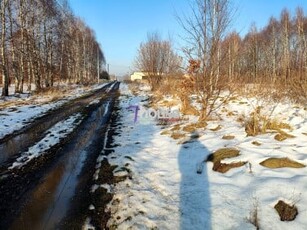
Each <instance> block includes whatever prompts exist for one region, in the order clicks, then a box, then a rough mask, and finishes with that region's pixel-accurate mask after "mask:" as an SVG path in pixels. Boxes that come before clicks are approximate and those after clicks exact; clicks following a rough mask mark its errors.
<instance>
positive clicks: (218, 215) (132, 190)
mask: <svg viewBox="0 0 307 230" xmlns="http://www.w3.org/2000/svg"><path fill="white" fill-rule="evenodd" d="M145 95H146V92H143V93H140V94H139V95H138V96H134V95H132V94H131V92H130V91H129V89H128V87H127V85H121V107H122V109H121V115H122V117H123V118H122V121H121V122H122V130H121V135H119V136H117V137H116V138H115V143H120V144H121V146H119V147H116V148H115V151H114V153H112V154H111V155H109V156H108V159H109V162H110V163H111V164H114V165H118V167H117V169H115V172H116V174H118V175H125V174H129V175H130V176H131V177H132V179H131V180H130V179H127V180H125V181H123V182H120V183H119V184H117V185H116V186H115V188H112V189H111V191H113V192H115V196H114V198H113V201H112V202H111V204H110V205H109V210H110V211H111V213H112V219H111V220H110V221H109V226H114V227H116V228H118V229H193V230H194V229H202V230H203V229H244V230H245V229H256V227H255V226H254V225H253V224H252V223H251V222H253V217H255V213H256V216H257V221H258V224H259V226H260V229H306V226H307V193H306V190H307V168H306V167H303V168H287V167H284V168H278V169H271V168H267V167H264V166H262V165H260V164H259V163H260V162H262V161H263V160H266V159H268V158H269V157H277V158H279V157H288V158H290V159H292V160H295V161H297V162H299V163H302V164H304V165H307V159H306V155H307V136H306V135H307V123H306V121H307V117H306V108H304V107H303V106H297V105H293V104H290V103H287V104H281V103H280V104H278V105H277V107H276V108H275V110H274V112H273V114H271V116H272V117H274V118H278V119H280V120H282V121H283V122H286V123H288V124H290V125H291V127H292V130H290V131H289V130H287V133H289V134H291V135H293V136H295V137H294V138H289V139H286V140H284V141H277V140H275V139H274V136H275V134H274V133H267V134H262V135H258V136H255V137H253V136H249V137H247V135H246V132H245V128H244V126H243V125H242V123H241V122H239V120H238V118H239V117H242V116H246V115H247V114H249V113H251V112H252V110H253V108H254V105H256V104H257V101H256V100H255V99H244V98H240V97H238V98H236V99H233V100H230V101H229V102H228V103H227V104H225V106H223V107H222V108H220V110H219V111H218V114H219V116H220V118H219V119H216V120H212V121H208V125H207V127H206V128H198V129H197V130H196V131H194V132H192V133H191V132H185V131H183V130H184V127H185V126H186V125H188V124H191V123H193V122H195V121H196V118H195V117H189V120H186V121H182V122H181V123H180V126H175V124H173V125H170V126H167V127H163V126H159V125H157V122H156V121H154V120H150V119H149V120H146V121H144V120H143V121H138V122H136V123H134V112H133V111H131V110H130V111H129V110H127V107H129V106H130V105H139V106H142V105H144V103H146V102H145V101H146V100H145V99H146V98H147V97H146V96H145ZM272 106H274V105H272ZM271 109H272V108H271V107H270V106H269V105H267V107H266V110H267V111H266V112H267V113H271V112H270V110H271ZM217 127H219V128H217ZM174 130H176V131H174ZM174 132H179V133H180V134H183V135H182V136H181V137H182V138H179V139H174V138H172V137H171V134H172V133H174ZM168 133H169V134H168ZM164 134H168V135H164ZM224 136H232V138H228V139H227V138H226V139H225V138H224V139H223V137H224ZM255 143H257V144H256V145H255ZM225 147H231V148H234V149H236V150H239V152H240V155H239V156H238V157H236V158H231V159H225V160H224V161H223V163H227V162H228V163H229V162H232V161H244V162H247V163H246V164H245V165H243V166H242V167H238V168H233V169H230V170H229V171H228V172H226V173H220V172H216V171H213V170H212V167H213V163H212V162H205V163H204V168H203V171H202V173H201V174H197V172H196V170H197V165H198V164H199V163H200V162H202V161H203V160H204V159H206V158H207V156H208V155H209V154H210V153H212V152H214V151H216V150H218V149H221V148H225ZM278 200H283V201H285V202H287V203H289V204H293V205H295V206H296V207H297V208H298V215H297V217H296V219H295V220H294V221H289V222H287V221H280V218H279V215H278V213H277V211H276V210H275V209H274V206H275V204H276V203H277V202H278Z"/></svg>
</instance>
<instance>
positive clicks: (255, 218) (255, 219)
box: [247, 199, 260, 230]
mask: <svg viewBox="0 0 307 230" xmlns="http://www.w3.org/2000/svg"><path fill="white" fill-rule="evenodd" d="M258 206H259V202H258V200H257V199H255V201H254V204H253V209H252V210H251V211H250V216H249V218H247V220H248V222H249V223H251V224H252V225H254V226H255V227H256V229H257V230H259V229H260V223H259V215H258Z"/></svg>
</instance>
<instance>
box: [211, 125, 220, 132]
mask: <svg viewBox="0 0 307 230" xmlns="http://www.w3.org/2000/svg"><path fill="white" fill-rule="evenodd" d="M221 129H222V126H220V125H218V126H217V127H215V128H212V129H210V130H211V131H213V132H216V131H219V130H221Z"/></svg>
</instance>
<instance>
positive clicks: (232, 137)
mask: <svg viewBox="0 0 307 230" xmlns="http://www.w3.org/2000/svg"><path fill="white" fill-rule="evenodd" d="M222 139H223V140H233V139H235V136H233V135H224V136H223V137H222Z"/></svg>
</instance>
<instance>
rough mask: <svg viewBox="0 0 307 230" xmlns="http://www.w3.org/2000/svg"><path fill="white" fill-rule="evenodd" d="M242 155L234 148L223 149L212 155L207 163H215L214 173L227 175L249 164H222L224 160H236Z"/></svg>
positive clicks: (241, 162)
mask: <svg viewBox="0 0 307 230" xmlns="http://www.w3.org/2000/svg"><path fill="white" fill-rule="evenodd" d="M239 155H240V151H239V150H237V149H234V148H222V149H219V150H217V151H215V152H214V153H212V154H210V155H209V156H208V158H207V161H211V162H213V168H212V170H213V171H217V172H220V173H226V172H228V171H229V170H230V169H232V168H238V167H241V166H243V165H245V164H246V163H247V162H243V161H239V162H231V163H221V161H222V160H224V159H226V158H234V157H237V156H239Z"/></svg>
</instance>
